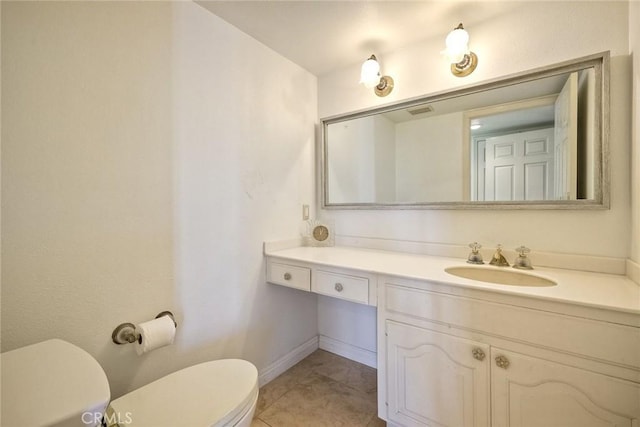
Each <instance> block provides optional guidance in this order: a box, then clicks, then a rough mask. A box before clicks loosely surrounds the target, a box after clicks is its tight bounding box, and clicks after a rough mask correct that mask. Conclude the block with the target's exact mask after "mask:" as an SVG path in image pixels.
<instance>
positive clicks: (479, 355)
mask: <svg viewBox="0 0 640 427" xmlns="http://www.w3.org/2000/svg"><path fill="white" fill-rule="evenodd" d="M471 353H472V354H473V358H474V359H477V360H480V361H483V360H484V357H485V354H484V351H482V349H481V348H477V347H476V348H474V349H473V350H472V351H471Z"/></svg>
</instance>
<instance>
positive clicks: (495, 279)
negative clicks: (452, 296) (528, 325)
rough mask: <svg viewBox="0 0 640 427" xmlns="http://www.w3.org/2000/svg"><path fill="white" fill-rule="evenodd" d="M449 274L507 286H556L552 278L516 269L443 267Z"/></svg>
mask: <svg viewBox="0 0 640 427" xmlns="http://www.w3.org/2000/svg"><path fill="white" fill-rule="evenodd" d="M444 271H446V272H447V273H449V274H453V275H454V276H458V277H463V278H465V279H471V280H479V281H481V282H489V283H495V284H497V285H508V286H556V285H557V283H556V282H554V281H553V280H549V279H545V278H544V277H540V276H534V275H533V274H528V273H522V272H520V271H516V270H512V269H509V270H497V269H494V268H482V267H449V268H445V269H444Z"/></svg>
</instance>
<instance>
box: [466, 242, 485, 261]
mask: <svg viewBox="0 0 640 427" xmlns="http://www.w3.org/2000/svg"><path fill="white" fill-rule="evenodd" d="M469 247H470V248H471V253H470V254H469V257H468V258H467V262H468V263H469V264H484V261H483V260H482V255H481V254H480V252H478V251H479V250H480V248H481V247H482V245H481V244H480V243H478V242H473V243H469Z"/></svg>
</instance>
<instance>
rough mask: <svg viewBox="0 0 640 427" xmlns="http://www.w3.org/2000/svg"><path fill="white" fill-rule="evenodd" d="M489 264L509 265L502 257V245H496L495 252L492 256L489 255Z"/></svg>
mask: <svg viewBox="0 0 640 427" xmlns="http://www.w3.org/2000/svg"><path fill="white" fill-rule="evenodd" d="M489 264H491V265H495V266H498V267H509V263H508V262H507V259H506V258H505V257H504V255H502V245H498V247H497V248H496V253H494V254H493V257H491V261H489Z"/></svg>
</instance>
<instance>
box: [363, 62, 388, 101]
mask: <svg viewBox="0 0 640 427" xmlns="http://www.w3.org/2000/svg"><path fill="white" fill-rule="evenodd" d="M360 83H362V84H363V85H364V86H365V87H367V88H373V91H374V92H375V93H376V95H378V96H387V95H389V94H390V93H391V91H392V90H393V79H392V78H391V76H380V64H379V63H378V59H377V58H376V56H375V55H371V56H370V57H369V59H367V60H366V61H364V63H363V64H362V69H361V70H360Z"/></svg>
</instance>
